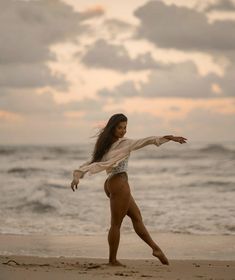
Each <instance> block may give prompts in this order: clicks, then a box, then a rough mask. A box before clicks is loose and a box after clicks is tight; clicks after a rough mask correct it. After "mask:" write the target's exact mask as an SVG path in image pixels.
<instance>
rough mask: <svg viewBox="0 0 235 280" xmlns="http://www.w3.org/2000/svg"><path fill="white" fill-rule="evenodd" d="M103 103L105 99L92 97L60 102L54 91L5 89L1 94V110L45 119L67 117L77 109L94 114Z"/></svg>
mask: <svg viewBox="0 0 235 280" xmlns="http://www.w3.org/2000/svg"><path fill="white" fill-rule="evenodd" d="M103 105H104V102H103V100H96V99H92V98H84V99H83V100H81V101H70V102H68V103H61V104H59V103H57V102H56V101H55V100H54V97H53V94H52V93H50V92H48V91H47V92H44V93H42V94H36V93H34V92H31V91H30V90H29V89H28V90H21V91H19V90H17V89H14V90H5V91H3V92H2V94H1V95H0V111H6V112H12V113H16V114H19V115H20V114H21V115H22V116H25V117H30V118H31V117H32V116H40V117H41V118H42V119H44V120H46V119H48V118H55V119H60V120H61V119H65V118H64V114H65V113H67V112H75V111H76V112H77V113H78V112H84V111H85V112H89V113H90V114H92V113H93V112H96V111H98V110H97V106H98V107H99V108H100V111H102V106H103ZM85 115H86V114H85ZM68 116H69V114H68ZM85 118H86V117H85ZM87 119H89V117H87Z"/></svg>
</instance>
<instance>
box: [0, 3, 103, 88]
mask: <svg viewBox="0 0 235 280" xmlns="http://www.w3.org/2000/svg"><path fill="white" fill-rule="evenodd" d="M100 14H102V13H101V11H97V10H96V11H95V10H92V11H91V10H87V11H84V12H80V13H79V12H75V10H73V8H72V7H71V6H69V5H67V4H65V3H63V2H62V1H59V0H55V1H47V0H37V1H13V0H3V1H0V34H1V44H0V53H1V56H0V67H1V66H4V67H1V68H2V69H1V73H2V78H1V83H2V84H4V86H9V87H11V83H12V86H13V87H14V86H16V84H18V86H21V85H22V87H23V86H25V85H26V87H29V86H31V87H40V86H42V85H53V86H55V87H56V86H57V85H58V89H61V90H64V89H65V84H66V81H65V77H62V76H60V77H59V76H54V75H53V74H52V73H51V72H50V70H49V69H46V68H48V67H47V65H46V62H48V61H55V60H56V56H55V55H54V54H53V53H52V52H51V51H50V46H51V45H53V44H56V43H60V42H64V41H68V40H74V39H75V38H76V37H77V36H78V35H79V34H82V33H83V32H87V30H89V26H88V25H87V24H86V20H87V19H90V18H92V17H95V16H99V15H100ZM21 71H26V73H22V72H21ZM28 71H30V72H28ZM31 73H32V75H31ZM11 75H12V79H11V77H10V76H11ZM36 75H38V78H36ZM45 76H47V77H45ZM13 78H14V79H16V80H13ZM21 78H22V80H21ZM40 78H41V79H44V81H41V80H40ZM61 85H63V86H62V87H61Z"/></svg>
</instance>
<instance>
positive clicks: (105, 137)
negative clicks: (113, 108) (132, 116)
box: [90, 114, 127, 163]
mask: <svg viewBox="0 0 235 280" xmlns="http://www.w3.org/2000/svg"><path fill="white" fill-rule="evenodd" d="M120 122H127V117H126V116H125V115H123V114H114V115H112V116H111V117H110V119H109V120H108V122H107V124H106V126H105V127H104V128H102V129H101V130H100V131H99V133H98V138H97V140H96V144H95V147H94V151H93V153H92V160H91V162H90V163H92V162H96V161H100V160H101V159H102V157H103V155H104V154H105V153H106V152H107V151H108V150H109V149H110V147H111V145H112V144H113V140H114V138H113V136H114V131H115V128H116V126H117V125H118V124H119V123H120Z"/></svg>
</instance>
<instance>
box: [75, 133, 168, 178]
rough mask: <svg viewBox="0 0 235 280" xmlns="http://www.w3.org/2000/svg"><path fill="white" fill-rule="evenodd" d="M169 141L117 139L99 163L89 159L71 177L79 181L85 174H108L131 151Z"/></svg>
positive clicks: (150, 138)
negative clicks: (104, 172) (103, 172)
mask: <svg viewBox="0 0 235 280" xmlns="http://www.w3.org/2000/svg"><path fill="white" fill-rule="evenodd" d="M168 141H170V140H169V139H166V138H164V137H162V136H149V137H145V138H141V139H130V138H127V137H122V138H119V139H118V140H117V141H116V142H114V143H113V144H112V146H111V147H110V149H109V151H108V152H107V153H105V154H104V156H103V157H102V159H101V161H99V162H93V163H91V164H90V163H89V162H91V159H89V160H88V161H86V162H85V163H83V164H82V165H80V166H79V168H78V169H76V170H74V173H73V175H74V176H75V177H76V178H78V179H80V178H83V177H84V175H85V173H87V172H88V175H89V176H90V175H92V174H95V173H98V172H101V171H103V170H106V173H107V174H109V173H110V172H111V170H112V168H113V167H115V166H117V165H118V164H119V162H121V161H122V160H124V159H126V158H128V157H129V156H130V153H131V152H132V151H135V150H138V149H141V148H143V147H144V146H147V145H150V144H154V145H156V146H160V145H161V144H163V143H166V142H168Z"/></svg>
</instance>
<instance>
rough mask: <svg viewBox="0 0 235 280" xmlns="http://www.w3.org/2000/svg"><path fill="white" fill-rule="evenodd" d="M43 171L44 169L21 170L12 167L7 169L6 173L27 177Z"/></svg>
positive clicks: (27, 168) (20, 168)
mask: <svg viewBox="0 0 235 280" xmlns="http://www.w3.org/2000/svg"><path fill="white" fill-rule="evenodd" d="M42 171H44V169H42V168H37V167H26V168H23V167H14V168H11V169H8V170H7V173H10V174H11V173H15V174H19V175H21V176H24V177H25V176H27V175H31V174H33V173H39V172H42Z"/></svg>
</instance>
